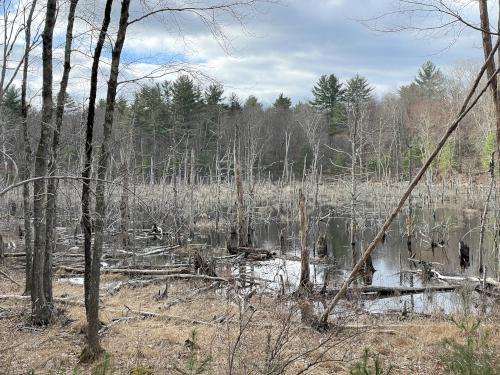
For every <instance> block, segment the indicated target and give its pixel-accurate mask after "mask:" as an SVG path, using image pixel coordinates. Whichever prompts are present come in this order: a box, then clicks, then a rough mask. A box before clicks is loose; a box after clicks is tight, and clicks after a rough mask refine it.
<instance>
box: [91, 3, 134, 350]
mask: <svg viewBox="0 0 500 375" xmlns="http://www.w3.org/2000/svg"><path fill="white" fill-rule="evenodd" d="M129 6H130V0H123V1H122V4H121V11H120V23H119V26H118V33H117V36H116V42H115V45H114V47H113V52H112V55H111V56H112V57H111V72H110V75H109V80H108V92H107V96H106V112H105V115H104V124H103V141H102V143H101V148H100V151H99V164H98V169H97V177H98V181H97V184H96V215H95V240H94V247H93V249H92V250H93V251H92V253H93V254H92V267H91V273H90V285H89V294H88V297H89V299H88V302H87V305H88V309H87V324H88V332H87V346H86V348H85V350H84V353H85V354H86V356H87V358H89V359H90V358H95V357H96V356H98V355H99V354H100V353H101V352H102V348H101V345H100V343H99V335H98V332H99V284H100V276H101V270H100V262H101V254H102V246H103V242H104V227H105V216H106V200H105V187H106V186H105V183H104V180H105V179H106V172H107V169H108V166H109V154H110V152H109V142H110V138H111V130H112V128H113V116H114V110H115V100H116V89H117V86H118V73H119V70H118V69H119V66H120V56H121V52H122V48H123V44H124V43H125V35H126V32H127V26H128V16H129ZM86 272H87V270H86ZM84 356H85V355H84Z"/></svg>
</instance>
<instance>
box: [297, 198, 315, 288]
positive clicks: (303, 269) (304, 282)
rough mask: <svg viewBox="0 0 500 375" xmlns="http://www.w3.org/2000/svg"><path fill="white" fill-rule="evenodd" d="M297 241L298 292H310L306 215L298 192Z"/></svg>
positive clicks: (304, 202)
mask: <svg viewBox="0 0 500 375" xmlns="http://www.w3.org/2000/svg"><path fill="white" fill-rule="evenodd" d="M299 239H300V283H299V290H300V291H304V292H307V291H310V290H311V288H312V285H311V277H310V269H309V249H308V248H307V214H306V199H305V197H304V194H303V193H302V189H301V190H300V191H299Z"/></svg>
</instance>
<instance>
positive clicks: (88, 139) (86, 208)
mask: <svg viewBox="0 0 500 375" xmlns="http://www.w3.org/2000/svg"><path fill="white" fill-rule="evenodd" d="M112 4H113V0H106V7H105V9H104V18H103V21H102V26H101V31H100V33H99V39H98V40H97V44H96V46H95V50H94V60H93V62H92V74H91V77H90V93H89V108H88V112H87V127H86V135H85V162H84V166H83V171H82V177H83V182H82V230H83V238H84V240H83V249H84V253H85V274H84V276H83V281H84V282H83V283H84V290H85V310H88V299H89V287H90V270H91V267H92V223H91V218H90V180H89V179H90V174H91V171H92V150H93V145H92V142H93V137H94V115H95V101H96V96H97V75H98V70H99V61H100V58H101V52H102V47H103V45H104V41H105V38H106V34H107V32H108V26H109V22H110V20H111V6H112Z"/></svg>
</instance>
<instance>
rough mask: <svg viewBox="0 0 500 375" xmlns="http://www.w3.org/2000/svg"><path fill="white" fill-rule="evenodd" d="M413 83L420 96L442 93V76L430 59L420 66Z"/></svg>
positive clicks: (430, 96) (434, 96)
mask: <svg viewBox="0 0 500 375" xmlns="http://www.w3.org/2000/svg"><path fill="white" fill-rule="evenodd" d="M415 83H416V84H417V86H418V88H419V94H420V95H421V96H423V97H425V98H429V99H431V98H436V97H438V96H440V95H441V94H442V93H443V83H444V76H443V74H442V73H441V71H440V70H439V68H437V67H436V65H434V63H433V62H432V61H427V62H426V63H424V64H423V65H422V66H421V67H420V69H419V71H418V74H417V76H416V77H415Z"/></svg>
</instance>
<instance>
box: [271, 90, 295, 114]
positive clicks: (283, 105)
mask: <svg viewBox="0 0 500 375" xmlns="http://www.w3.org/2000/svg"><path fill="white" fill-rule="evenodd" d="M291 106H292V100H291V99H290V98H287V97H286V96H284V95H283V93H281V94H280V96H278V98H277V99H276V101H275V102H274V104H273V107H274V108H276V109H285V110H287V109H290V107H291Z"/></svg>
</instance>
